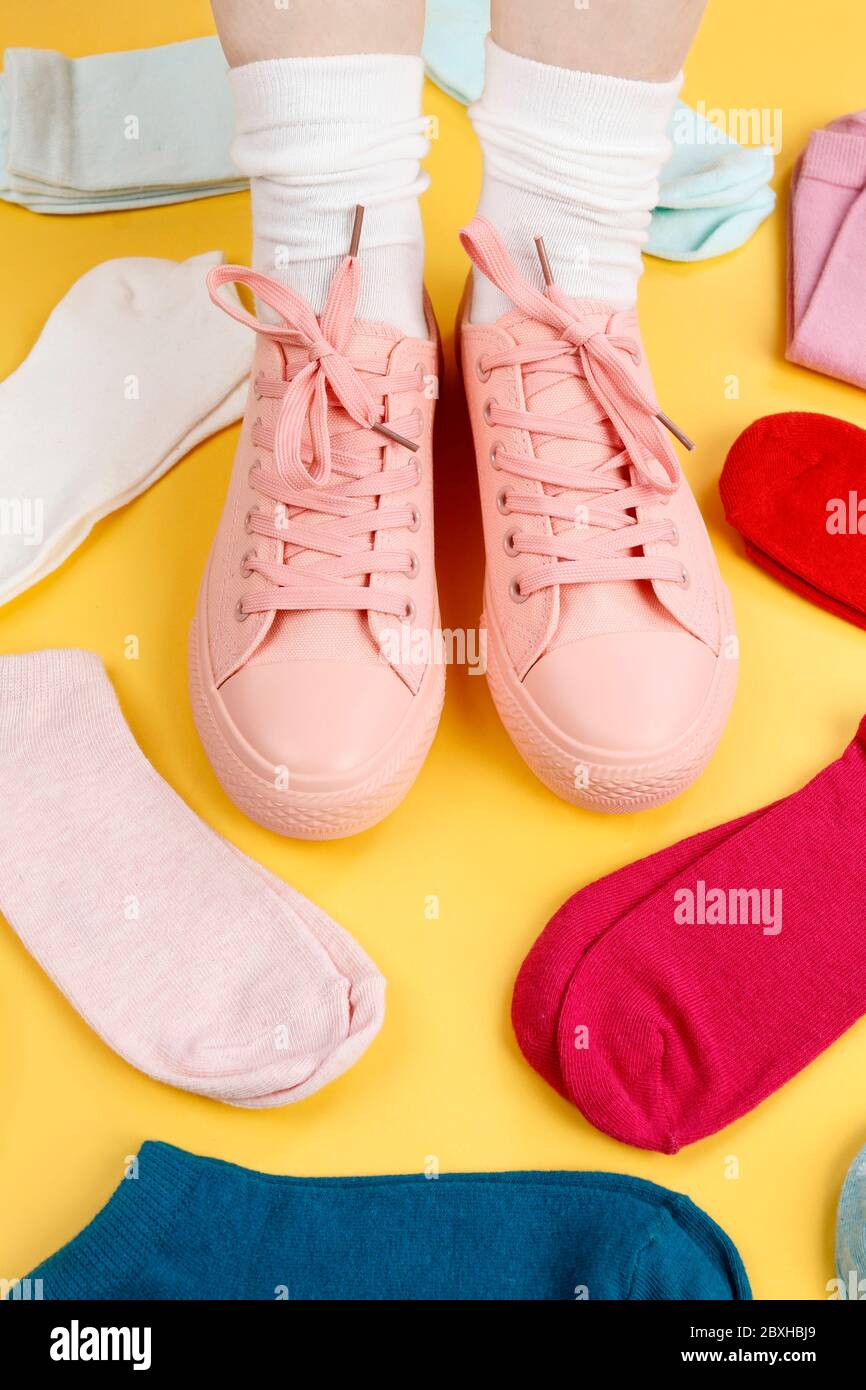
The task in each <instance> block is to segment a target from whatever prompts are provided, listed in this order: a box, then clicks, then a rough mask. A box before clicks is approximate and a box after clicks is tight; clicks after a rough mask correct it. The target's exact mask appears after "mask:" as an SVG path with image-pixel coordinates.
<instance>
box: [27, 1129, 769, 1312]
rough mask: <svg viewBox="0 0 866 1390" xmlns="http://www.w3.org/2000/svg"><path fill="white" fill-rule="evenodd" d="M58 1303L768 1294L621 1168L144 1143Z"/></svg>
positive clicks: (49, 1280) (77, 1251)
mask: <svg viewBox="0 0 866 1390" xmlns="http://www.w3.org/2000/svg"><path fill="white" fill-rule="evenodd" d="M29 1279H30V1286H29V1287H33V1283H34V1281H36V1280H40V1279H41V1280H42V1297H43V1298H46V1299H52V1298H53V1299H81V1298H84V1299H111V1300H114V1299H136V1298H144V1299H244V1300H251V1299H264V1300H274V1299H276V1300H280V1299H292V1300H297V1301H305V1300H323V1299H339V1300H345V1299H366V1300H371V1299H424V1300H436V1299H461V1300H469V1299H471V1300H487V1299H497V1300H522V1299H545V1300H548V1299H550V1300H554V1299H555V1300H565V1301H571V1300H579V1301H583V1300H585V1299H592V1300H595V1299H625V1300H649V1299H726V1300H745V1299H749V1298H751V1293H750V1291H749V1284H748V1280H747V1279H746V1273H745V1270H744V1269H743V1265H742V1262H741V1260H740V1257H739V1255H738V1254H737V1252H736V1250H735V1248H734V1246H733V1245H732V1244H731V1241H730V1240H729V1239H728V1237H727V1236H726V1235H725V1233H724V1231H722V1230H720V1229H719V1227H718V1226H717V1225H716V1224H715V1223H714V1222H713V1221H711V1220H710V1218H709V1217H708V1216H707V1215H706V1214H705V1213H704V1212H702V1211H701V1210H700V1208H699V1207H696V1206H694V1204H693V1203H692V1202H690V1201H689V1199H688V1198H687V1197H681V1196H680V1195H679V1194H678V1193H675V1192H669V1191H668V1190H667V1189H666V1188H664V1187H657V1186H656V1185H655V1184H654V1183H651V1182H644V1181H643V1180H642V1179H640V1178H631V1177H620V1176H618V1175H616V1174H614V1173H557V1172H547V1173H442V1174H441V1175H439V1176H436V1175H434V1174H432V1173H411V1174H406V1175H403V1176H399V1177H363V1178H288V1177H272V1176H271V1175H269V1174H266V1173H256V1172H253V1171H251V1170H250V1169H248V1168H238V1167H236V1166H235V1165H234V1164H231V1163H222V1162H220V1161H219V1160H217V1159H212V1158H197V1157H195V1156H193V1155H192V1154H188V1153H185V1152H184V1151H183V1150H182V1149H176V1148H172V1147H171V1146H170V1145H168V1144H153V1143H148V1144H145V1145H143V1147H142V1149H141V1152H140V1153H139V1155H138V1158H137V1160H136V1164H135V1166H134V1168H133V1169H132V1170H131V1176H130V1177H128V1178H127V1179H125V1180H124V1181H122V1182H121V1183H120V1186H119V1187H118V1189H117V1191H116V1192H115V1193H114V1196H113V1197H112V1198H111V1199H110V1201H109V1202H108V1205H107V1206H105V1207H104V1208H103V1209H102V1211H101V1212H100V1213H99V1215H98V1216H97V1217H95V1219H94V1220H93V1221H92V1222H91V1223H90V1225H89V1226H87V1227H86V1228H85V1230H83V1231H82V1232H81V1234H80V1235H79V1236H77V1237H76V1238H75V1240H73V1241H72V1242H71V1243H70V1244H69V1245H67V1246H65V1247H64V1248H63V1249H62V1250H60V1251H59V1252H58V1253H57V1254H56V1255H53V1256H52V1257H51V1259H49V1260H46V1261H45V1263H44V1264H41V1265H39V1267H38V1268H37V1269H35V1270H34V1271H33V1273H32V1274H31V1275H30V1276H29Z"/></svg>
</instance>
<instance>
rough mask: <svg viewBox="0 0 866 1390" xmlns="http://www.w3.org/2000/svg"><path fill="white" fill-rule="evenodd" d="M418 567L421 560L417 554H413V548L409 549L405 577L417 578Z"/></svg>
mask: <svg viewBox="0 0 866 1390" xmlns="http://www.w3.org/2000/svg"><path fill="white" fill-rule="evenodd" d="M420 568H421V561H420V560H419V559H418V556H417V555H416V554H415V551H414V550H410V551H409V568H408V569H407V571H406V574H407V577H408V578H409V579H417V578H418V571H419V570H420Z"/></svg>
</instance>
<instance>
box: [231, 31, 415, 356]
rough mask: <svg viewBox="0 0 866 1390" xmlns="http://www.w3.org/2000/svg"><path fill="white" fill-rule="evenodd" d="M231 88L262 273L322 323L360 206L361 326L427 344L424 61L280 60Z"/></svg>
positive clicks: (404, 57) (378, 57)
mask: <svg viewBox="0 0 866 1390" xmlns="http://www.w3.org/2000/svg"><path fill="white" fill-rule="evenodd" d="M229 80H230V82H231V87H232V92H233V94H234V99H235V108H236V113H237V133H236V137H235V141H234V144H233V146H232V157H233V158H234V161H235V163H236V164H237V166H238V168H239V169H240V171H241V173H243V174H246V175H247V177H248V178H249V180H250V187H251V192H252V207H253V234H254V248H253V263H254V265H255V268H256V269H257V270H260V271H263V272H264V274H266V275H272V276H274V277H275V278H276V279H278V280H281V281H283V283H284V284H286V285H289V286H290V288H291V289H293V290H296V291H297V292H298V293H299V294H302V295H303V296H304V298H305V299H307V300H308V301H309V303H310V304H311V305H312V307H313V309H314V311H315V312H316V313H320V312H321V310H322V308H323V307H324V303H325V296H326V294H327V290H328V286H329V284H330V282H331V279H332V277H333V274H334V271H335V270H336V269H337V266H338V265H339V263H340V261H341V260H342V258H343V257H344V256H345V254H346V252H347V251H348V249H349V242H350V239H351V234H352V222H353V217H354V210H355V206H356V204H358V203H361V204H363V206H364V208H365V209H366V213H365V217H364V226H363V233H362V241H361V252H360V254H361V256H362V258H363V267H364V273H363V275H362V277H361V296H360V300H359V304H358V316H359V317H360V318H367V319H376V320H382V321H384V322H386V323H389V324H393V325H394V326H395V327H397V328H399V329H401V330H402V331H403V332H404V333H408V334H410V335H411V336H412V337H417V338H426V337H427V328H426V324H425V320H424V310H423V302H422V300H423V269H424V267H423V261H424V243H423V236H422V231H421V213H420V210H419V207H418V196H419V194H420V193H422V192H423V191H424V189H425V188H426V187H427V183H428V180H427V176H426V174H424V173H423V171H422V169H421V166H420V162H419V161H420V160H421V159H423V157H424V155H425V154H426V153H427V125H426V121H425V118H424V117H423V116H422V115H421V90H422V84H423V81H424V65H423V63H422V61H421V59H420V58H417V57H413V56H411V55H408V54H397V53H354V54H349V55H347V56H344V57H335V58H277V59H269V60H267V61H264V62H260V63H248V64H246V65H245V66H244V67H240V68H233V69H232V70H231V72H230V73H229ZM260 312H261V309H260Z"/></svg>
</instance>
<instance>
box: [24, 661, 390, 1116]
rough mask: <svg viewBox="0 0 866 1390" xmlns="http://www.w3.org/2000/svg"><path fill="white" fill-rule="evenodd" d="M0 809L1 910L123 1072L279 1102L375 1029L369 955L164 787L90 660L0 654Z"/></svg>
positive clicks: (312, 1084) (378, 1002) (344, 1057)
mask: <svg viewBox="0 0 866 1390" xmlns="http://www.w3.org/2000/svg"><path fill="white" fill-rule="evenodd" d="M0 803H2V805H3V808H4V814H3V816H2V817H0V911H2V912H3V914H4V915H5V916H6V918H7V919H8V921H9V924H10V926H12V927H13V929H14V930H15V931H16V932H17V933H18V935H19V936H20V938H21V940H22V941H23V942H24V945H25V946H26V947H27V949H28V950H29V951H30V953H31V955H33V956H34V957H35V959H36V960H37V961H38V962H39V964H40V965H41V966H42V968H43V969H44V970H45V971H46V973H47V974H48V975H49V976H50V977H51V979H52V980H53V981H54V982H55V984H56V985H58V987H59V988H60V989H61V990H62V991H63V993H64V994H65V995H66V997H67V998H68V999H69V1001H70V1002H71V1003H72V1004H73V1005H74V1007H75V1008H76V1009H77V1010H78V1012H79V1013H80V1014H81V1015H82V1017H83V1018H84V1019H85V1020H86V1022H87V1023H89V1025H90V1026H91V1028H93V1029H95V1031H96V1032H98V1033H99V1034H100V1036H101V1037H103V1038H104V1039H105V1041H106V1042H107V1043H108V1044H109V1045H110V1046H111V1047H113V1048H114V1049H115V1051H116V1052H118V1053H120V1055H121V1056H122V1057H124V1058H125V1059H126V1060H127V1061H128V1062H131V1063H132V1065H133V1066H136V1067H138V1068H139V1070H141V1071H144V1072H146V1073H147V1074H148V1075H150V1076H153V1077H155V1078H156V1079H157V1080H159V1081H165V1082H168V1083H169V1084H170V1085H173V1086H179V1087H182V1088H183V1089H184V1090H187V1091H194V1092H196V1093H197V1094H199V1095H204V1096H210V1097H212V1098H214V1099H216V1100H222V1101H226V1102H227V1103H229V1104H231V1105H240V1106H244V1107H247V1108H262V1107H266V1106H275V1105H286V1104H289V1103H290V1102H292V1101H296V1100H301V1099H302V1098H303V1097H304V1096H307V1095H310V1094H311V1093H312V1092H313V1091H316V1090H318V1089H319V1088H320V1087H321V1086H323V1085H324V1084H325V1083H326V1082H327V1081H330V1080H331V1079H332V1078H333V1077H335V1076H337V1075H338V1074H339V1073H340V1072H342V1071H345V1070H346V1069H347V1068H348V1067H349V1066H350V1065H351V1064H352V1062H354V1061H355V1060H356V1058H357V1057H358V1056H359V1055H360V1054H361V1052H363V1051H364V1048H365V1047H366V1046H367V1045H368V1043H369V1042H370V1041H371V1039H372V1038H373V1037H374V1036H375V1034H376V1032H377V1031H378V1029H379V1027H380V1026H381V1023H382V1018H383V1013H384V991H385V982H384V980H383V979H382V976H381V975H380V974H379V972H378V971H377V970H376V967H375V966H374V965H373V962H372V961H371V960H369V958H368V957H367V956H366V955H365V954H364V952H363V951H362V950H361V948H360V947H359V946H358V945H357V943H356V942H354V941H352V939H351V938H350V937H349V936H348V935H347V933H346V932H344V931H343V930H342V928H340V927H338V926H337V924H336V923H335V922H333V921H331V919H330V918H329V917H327V916H326V914H325V913H324V912H322V910H321V909H320V908H318V907H316V906H315V905H314V904H313V903H311V902H309V901H308V900H307V899H306V898H304V897H303V896H302V895H301V894H300V893H297V892H295V891H294V890H293V889H291V888H290V887H289V886H288V884H285V883H283V882H282V881H281V880H279V879H277V878H275V877H274V876H273V875H272V874H269V873H268V872H267V871H266V870H265V869H263V868H261V867H260V866H259V865H258V864H255V863H253V862H252V861H251V860H249V859H247V858H246V856H245V855H243V854H241V852H240V850H238V849H236V848H235V847H234V846H233V845H230V844H228V843H227V842H226V841H225V840H222V839H221V838H220V837H219V836H218V835H216V834H214V832H213V831H212V830H210V829H209V828H208V827H207V826H206V825H204V824H203V823H202V822H201V821H200V820H199V819H198V817H197V816H196V815H194V813H193V812H192V811H191V810H190V809H189V807H188V806H186V805H185V804H184V802H182V801H181V800H180V798H179V797H178V796H177V795H176V794H175V792H174V791H172V789H171V787H169V786H168V785H167V784H166V783H165V782H163V781H162V779H161V778H160V777H159V776H158V775H157V773H156V772H155V771H154V769H153V768H152V767H151V765H150V763H148V761H147V759H146V758H145V757H144V755H143V754H142V752H141V750H140V749H139V748H138V746H137V744H136V743H135V741H134V739H133V737H132V735H131V733H130V731H129V729H128V727H127V725H126V723H125V721H124V718H123V715H122V713H121V711H120V707H119V705H118V703H117V700H116V698H115V695H114V691H113V690H112V687H111V683H110V681H109V680H108V677H107V676H106V674H105V670H104V668H103V666H102V663H101V661H100V660H99V658H98V657H97V656H95V655H94V654H93V653H92V652H83V651H43V652H33V653H29V654H27V655H23V656H3V657H0Z"/></svg>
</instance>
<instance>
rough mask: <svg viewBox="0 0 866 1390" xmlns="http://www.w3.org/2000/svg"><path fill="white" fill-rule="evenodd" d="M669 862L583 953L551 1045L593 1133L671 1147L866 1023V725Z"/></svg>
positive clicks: (710, 1128) (757, 1097) (725, 1119)
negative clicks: (833, 755)
mask: <svg viewBox="0 0 866 1390" xmlns="http://www.w3.org/2000/svg"><path fill="white" fill-rule="evenodd" d="M667 853H668V852H667V851H662V853H661V854H660V855H656V856H655V857H654V858H655V868H656V876H657V879H658V881H659V882H663V884H664V886H662V887H659V888H658V889H657V890H656V891H655V892H653V893H651V894H649V895H648V896H646V897H645V898H644V900H643V901H642V902H640V903H639V904H638V906H636V907H635V908H634V909H633V910H632V911H630V912H627V913H625V914H624V915H622V916H621V917H620V918H619V920H618V921H616V922H615V923H614V925H613V926H611V927H610V929H609V930H608V931H606V932H604V933H603V934H602V935H601V936H600V937H599V939H598V940H597V941H596V942H595V943H594V944H593V945H591V947H590V948H589V950H588V951H586V952H585V954H584V955H583V957H582V959H581V961H580V963H579V964H578V966H577V969H576V970H575V971H574V974H573V976H572V978H571V981H570V983H569V986H568V988H567V990H566V992H565V996H564V999H563V1002H562V1006H561V1009H560V1016H559V1031H558V1041H559V1053H560V1063H561V1067H562V1081H563V1085H564V1088H565V1090H566V1092H567V1093H568V1095H569V1096H570V1097H571V1099H572V1100H573V1101H574V1103H575V1104H576V1105H577V1107H578V1108H579V1109H580V1110H581V1111H582V1113H583V1114H584V1115H585V1116H586V1118H587V1119H588V1120H590V1121H591V1123H592V1124H594V1125H596V1126H597V1128H599V1129H602V1130H604V1132H605V1133H607V1134H609V1135H611V1136H612V1137H613V1138H615V1139H619V1140H622V1141H623V1142H624V1143H628V1144H636V1145H638V1146H639V1147H640V1148H648V1149H660V1150H662V1151H663V1152H665V1153H675V1152H676V1151H677V1149H679V1148H681V1147H682V1145H684V1144H691V1143H694V1141H695V1140H697V1139H702V1138H703V1137H704V1136H705V1135H708V1134H713V1133H715V1132H716V1131H717V1130H719V1129H722V1128H723V1126H725V1125H727V1124H730V1123H731V1122H732V1121H733V1120H736V1119H738V1118H739V1117H740V1116H741V1115H744V1114H745V1113H746V1112H747V1111H749V1110H751V1109H752V1108H753V1106H755V1105H758V1104H759V1103H760V1102H761V1101H762V1100H764V1099H765V1098H766V1097H767V1096H769V1095H770V1094H771V1093H772V1092H773V1091H775V1090H776V1089H777V1088H778V1087H779V1086H782V1085H783V1084H784V1083H785V1082H786V1081H788V1080H790V1078H791V1077H793V1076H795V1075H796V1073H797V1072H798V1071H800V1070H801V1069H802V1068H803V1067H805V1066H806V1065H807V1064H808V1063H809V1062H811V1061H812V1060H813V1058H815V1057H816V1056H817V1055H818V1054H819V1053H820V1052H821V1051H822V1050H823V1049H824V1048H826V1047H828V1046H829V1045H830V1043H832V1042H833V1041H834V1040H835V1039H836V1038H837V1037H839V1036H840V1034H842V1033H844V1032H845V1030H846V1029H847V1028H850V1027H851V1025H852V1024H853V1023H855V1022H856V1020H857V1019H858V1018H860V1017H861V1016H862V1015H863V1014H864V1013H866V932H864V930H863V917H864V909H866V887H864V878H863V859H864V855H866V718H864V720H863V721H862V723H861V725H860V728H859V730H858V733H857V737H856V738H855V739H854V741H853V742H852V743H851V744H850V745H849V747H848V748H847V749H846V751H845V753H844V754H843V756H842V757H841V758H839V759H838V760H837V761H836V762H834V763H831V765H830V766H829V767H827V768H825V769H824V771H823V772H821V773H819V774H818V776H817V777H815V778H814V779H813V780H812V781H811V782H810V783H809V784H808V786H806V787H804V788H803V789H802V790H801V791H799V792H796V793H795V794H794V795H793V796H789V797H786V798H785V800H783V801H779V802H777V803H776V804H775V805H773V806H771V807H768V808H767V809H766V810H765V811H763V812H762V813H760V814H758V815H756V816H755V817H753V818H749V820H748V822H747V823H746V824H743V825H742V826H741V828H739V829H738V830H736V831H735V833H733V834H731V835H729V836H727V837H726V838H724V839H723V840H721V842H720V843H718V844H717V845H710V846H709V847H708V849H707V851H706V852H705V853H703V854H698V855H697V856H696V857H694V858H692V857H691V856H688V862H687V863H686V864H683V863H682V855H681V854H680V853H679V847H677V846H674V847H673V849H672V850H671V851H670V852H669V853H670V858H671V863H672V865H673V864H676V866H677V867H676V869H675V872H674V873H673V874H672V875H671V876H667V875H664V874H663V870H664V863H663V861H664V858H665V855H666V854H667ZM613 878H616V875H614V876H613ZM665 878H666V880H667V881H664V880H665ZM604 883H605V880H602V885H603V884H604ZM756 891H757V892H758V894H767V895H768V896H767V897H766V899H763V900H759V899H754V898H753V897H751V895H752V894H754V893H755V892H756ZM716 894H720V896H719V897H717V896H715V895H716ZM711 895H713V896H712V897H711ZM744 895H750V896H748V897H746V896H744ZM756 902H757V903H758V907H755V903H756ZM689 903H691V904H692V910H691V912H689ZM701 903H703V906H700V904H701ZM721 903H724V917H721V910H720V904H721ZM689 916H690V918H691V920H685V919H686V917H689ZM732 916H735V917H736V918H737V920H736V921H732V920H731V917H732ZM720 917H721V920H714V919H718V918H720ZM725 918H727V920H725ZM744 918H745V920H743V919H744ZM755 919H757V920H755ZM578 1029H580V1030H584V1031H583V1032H582V1033H581V1034H579V1033H578ZM576 1040H578V1041H579V1042H580V1044H581V1045H580V1046H576V1045H575V1044H576Z"/></svg>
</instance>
